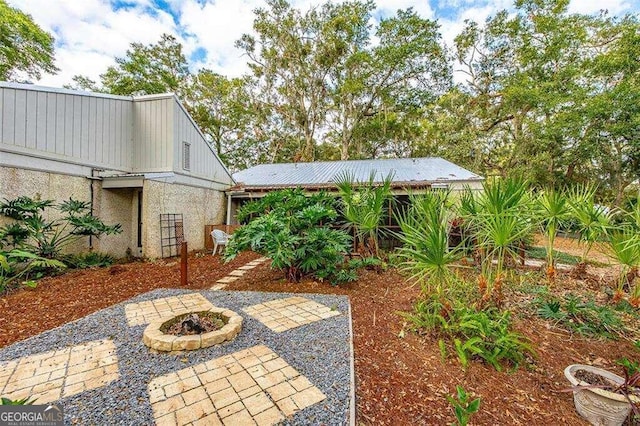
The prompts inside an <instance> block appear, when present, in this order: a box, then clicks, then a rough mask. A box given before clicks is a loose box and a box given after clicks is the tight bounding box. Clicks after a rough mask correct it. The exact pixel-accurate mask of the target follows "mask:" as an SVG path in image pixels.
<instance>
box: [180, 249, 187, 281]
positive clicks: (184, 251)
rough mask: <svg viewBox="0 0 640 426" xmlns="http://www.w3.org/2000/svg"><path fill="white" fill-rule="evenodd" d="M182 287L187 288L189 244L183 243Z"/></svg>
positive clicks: (181, 259) (181, 260) (181, 257)
mask: <svg viewBox="0 0 640 426" xmlns="http://www.w3.org/2000/svg"><path fill="white" fill-rule="evenodd" d="M180 285H181V286H182V287H186V286H187V242H186V241H183V242H182V246H181V248H180Z"/></svg>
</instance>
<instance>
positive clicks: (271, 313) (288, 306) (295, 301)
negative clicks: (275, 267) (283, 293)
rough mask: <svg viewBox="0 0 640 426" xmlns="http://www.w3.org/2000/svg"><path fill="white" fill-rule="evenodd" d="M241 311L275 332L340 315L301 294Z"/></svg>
mask: <svg viewBox="0 0 640 426" xmlns="http://www.w3.org/2000/svg"><path fill="white" fill-rule="evenodd" d="M243 311H244V312H246V313H247V314H249V315H251V316H252V317H254V318H255V319H257V320H258V321H260V322H261V323H262V324H264V325H265V326H267V327H269V328H270V329H271V330H272V331H275V332H276V333H280V332H282V331H287V330H291V329H292V328H296V327H300V326H301V325H305V324H310V323H312V322H316V321H320V320H323V319H325V318H331V317H334V316H336V315H340V312H338V311H336V310H332V309H331V308H329V307H328V306H325V305H323V304H321V303H317V302H314V301H313V300H309V299H306V298H304V297H301V296H293V297H288V298H285V299H276V300H271V301H269V302H264V303H259V304H257V305H253V306H249V307H247V308H244V309H243Z"/></svg>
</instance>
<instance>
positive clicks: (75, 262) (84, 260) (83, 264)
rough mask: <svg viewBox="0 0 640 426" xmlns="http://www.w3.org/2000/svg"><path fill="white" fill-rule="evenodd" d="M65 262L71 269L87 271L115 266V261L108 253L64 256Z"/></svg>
mask: <svg viewBox="0 0 640 426" xmlns="http://www.w3.org/2000/svg"><path fill="white" fill-rule="evenodd" d="M63 262H64V263H65V264H66V265H67V266H68V267H70V268H76V269H86V268H96V267H98V268H99V267H103V266H110V265H113V263H114V262H115V259H114V258H113V256H110V255H108V254H106V253H98V252H93V251H92V252H89V253H80V254H72V255H67V256H64V257H63Z"/></svg>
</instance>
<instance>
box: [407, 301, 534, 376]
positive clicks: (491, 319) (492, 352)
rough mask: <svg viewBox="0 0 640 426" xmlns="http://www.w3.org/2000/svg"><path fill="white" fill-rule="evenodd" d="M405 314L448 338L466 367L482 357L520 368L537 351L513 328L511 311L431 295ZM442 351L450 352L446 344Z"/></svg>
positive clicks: (419, 327)
mask: <svg viewBox="0 0 640 426" xmlns="http://www.w3.org/2000/svg"><path fill="white" fill-rule="evenodd" d="M404 316H405V318H407V319H408V320H409V321H411V323H412V324H413V325H414V326H415V328H416V329H417V330H418V331H420V330H421V331H427V332H433V333H436V334H438V335H441V336H443V337H445V338H447V339H448V340H449V343H450V345H452V346H453V351H454V352H455V353H456V354H457V356H458V359H459V361H460V363H461V364H462V366H463V368H466V367H467V366H468V364H469V362H470V360H471V359H473V358H479V359H482V360H483V361H484V362H486V363H487V364H489V365H491V366H492V367H494V368H495V369H496V370H498V371H502V368H503V365H505V364H506V365H508V366H510V367H512V368H517V367H518V366H519V365H520V364H522V363H523V362H524V361H525V360H526V357H527V355H530V356H534V355H535V351H534V350H533V347H532V346H531V343H530V342H529V340H528V339H527V338H525V337H524V336H523V335H521V334H520V333H517V332H514V331H512V330H511V314H510V312H508V311H499V310H497V309H494V308H491V309H486V310H483V311H477V310H475V309H473V308H471V307H469V306H467V305H465V304H463V303H460V302H454V303H450V302H447V301H443V300H442V299H439V298H436V297H428V298H426V299H424V300H421V301H420V302H418V303H417V304H416V305H415V308H414V312H413V313H411V314H405V315H404ZM440 351H441V353H446V351H445V350H443V348H442V345H441V348H440Z"/></svg>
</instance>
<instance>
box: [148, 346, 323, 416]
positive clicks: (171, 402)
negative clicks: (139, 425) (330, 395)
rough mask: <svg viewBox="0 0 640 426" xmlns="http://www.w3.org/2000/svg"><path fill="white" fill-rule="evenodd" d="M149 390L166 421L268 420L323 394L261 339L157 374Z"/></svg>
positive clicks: (155, 409)
mask: <svg viewBox="0 0 640 426" xmlns="http://www.w3.org/2000/svg"><path fill="white" fill-rule="evenodd" d="M148 390H149V399H150V402H151V407H152V408H153V415H154V418H155V420H156V422H157V423H158V424H160V423H162V424H167V425H174V424H176V425H177V424H187V423H189V424H191V423H193V424H200V422H202V424H210V425H219V424H224V425H239V424H242V425H245V424H248V425H260V426H262V425H273V424H276V423H278V422H280V421H282V420H284V419H285V418H286V417H288V416H290V415H292V414H294V413H295V412H297V411H299V410H303V409H305V408H307V407H310V406H311V405H313V404H316V403H318V402H320V401H323V400H324V399H325V398H326V396H325V395H324V394H323V393H322V392H321V391H320V389H318V388H317V387H315V386H314V385H313V384H312V383H311V382H310V381H309V380H307V378H306V377H304V376H302V375H301V374H300V373H299V372H298V371H296V370H295V369H294V368H293V367H291V366H290V365H289V364H288V363H287V362H286V361H285V360H283V359H282V358H280V357H279V356H278V354H276V353H275V352H273V351H272V350H271V349H269V348H268V347H266V346H264V345H260V346H253V347H251V348H249V349H245V350H242V351H239V352H235V353H232V354H229V355H225V356H223V357H220V358H216V359H213V360H210V361H207V362H205V363H202V364H198V365H194V366H192V367H188V368H185V369H182V370H179V371H176V372H173V373H170V374H167V375H164V376H160V377H156V378H155V379H153V380H151V382H150V383H149V388H148Z"/></svg>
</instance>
